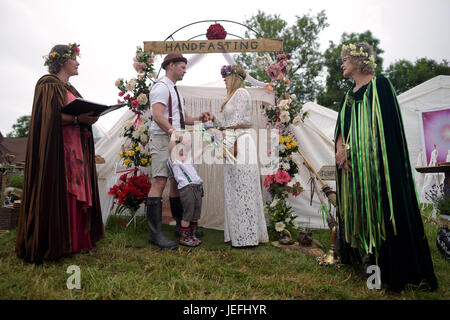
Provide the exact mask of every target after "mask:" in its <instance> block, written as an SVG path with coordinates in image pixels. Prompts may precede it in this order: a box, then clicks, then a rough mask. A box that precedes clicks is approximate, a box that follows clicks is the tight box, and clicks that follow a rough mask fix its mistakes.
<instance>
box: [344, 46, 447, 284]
mask: <svg viewBox="0 0 450 320" xmlns="http://www.w3.org/2000/svg"><path fill="white" fill-rule="evenodd" d="M341 57H342V61H343V63H342V66H341V68H342V70H343V75H344V77H346V78H352V79H353V80H354V85H353V87H352V88H351V89H350V90H349V91H348V92H347V93H346V95H345V97H344V98H343V100H342V104H341V110H340V112H339V115H338V119H337V124H336V131H335V152H336V170H337V199H338V213H339V214H338V220H339V236H338V252H339V257H340V259H341V262H342V263H344V264H361V263H362V264H363V265H364V267H368V266H369V265H377V266H378V267H379V270H380V275H379V276H381V283H382V284H383V285H384V286H385V287H389V288H391V289H392V290H395V291H401V290H403V289H405V287H406V286H407V285H412V286H416V287H417V286H419V287H421V288H424V289H428V290H435V289H436V288H437V286H438V285H437V280H436V277H435V275H434V271H433V264H432V261H431V255H430V249H429V247H428V242H427V239H426V236H425V233H424V227H423V223H422V219H421V214H420V210H419V203H418V198H417V193H416V189H415V183H414V180H413V175H412V172H411V165H410V161H409V155H408V147H407V143H406V138H405V133H404V129H403V122H402V118H401V114H400V107H399V104H398V100H397V96H396V93H395V90H394V88H393V87H392V84H391V82H390V81H389V80H388V79H387V78H385V77H384V76H382V75H378V76H375V68H376V64H375V56H374V52H373V48H372V47H371V46H370V45H368V44H367V43H366V42H362V43H356V44H349V45H344V46H343V48H342V52H341Z"/></svg>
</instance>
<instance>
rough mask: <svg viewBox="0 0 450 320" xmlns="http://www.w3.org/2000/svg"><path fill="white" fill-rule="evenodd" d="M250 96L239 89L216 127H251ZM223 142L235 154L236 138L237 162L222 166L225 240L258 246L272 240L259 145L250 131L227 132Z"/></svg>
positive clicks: (232, 130)
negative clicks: (263, 193) (258, 150)
mask: <svg viewBox="0 0 450 320" xmlns="http://www.w3.org/2000/svg"><path fill="white" fill-rule="evenodd" d="M251 116H252V110H251V103H250V94H249V93H248V91H247V90H245V89H243V88H240V89H238V90H237V91H236V92H235V93H234V95H233V96H232V97H231V99H230V100H229V101H228V103H227V104H226V105H225V107H224V110H223V112H221V113H220V115H219V116H218V117H217V120H216V123H215V124H216V125H219V126H222V127H231V126H237V125H251V124H252V121H251ZM223 133H224V143H225V145H226V146H227V147H228V150H230V152H233V146H234V142H235V141H236V139H237V150H238V153H237V157H236V159H237V161H236V162H235V161H233V160H231V159H229V158H228V159H227V160H226V163H225V164H224V165H223V177H224V197H225V198H224V206H225V217H224V238H225V242H229V241H231V245H232V246H234V247H242V246H255V245H258V244H259V243H264V242H268V241H269V237H268V234H267V227H266V220H265V217H264V207H263V199H262V195H261V182H260V174H259V166H258V154H257V148H256V143H255V140H254V139H253V137H252V136H251V135H250V130H249V129H231V130H225V131H223Z"/></svg>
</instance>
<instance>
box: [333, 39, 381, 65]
mask: <svg viewBox="0 0 450 320" xmlns="http://www.w3.org/2000/svg"><path fill="white" fill-rule="evenodd" d="M342 50H344V51H349V52H350V55H351V56H353V57H366V58H367V59H365V60H364V61H363V63H365V64H367V65H369V66H370V67H372V69H374V70H375V68H376V67H377V64H376V63H375V56H374V55H373V54H372V55H370V57H369V54H368V53H367V52H365V51H364V49H363V47H359V51H358V50H357V48H356V46H355V45H354V44H353V43H350V44H348V45H345V44H344V45H343V46H342Z"/></svg>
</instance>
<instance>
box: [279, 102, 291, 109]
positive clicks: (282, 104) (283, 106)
mask: <svg viewBox="0 0 450 320" xmlns="http://www.w3.org/2000/svg"><path fill="white" fill-rule="evenodd" d="M278 106H279V107H280V109H281V110H287V109H289V100H280V101H279V102H278Z"/></svg>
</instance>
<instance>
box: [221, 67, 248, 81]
mask: <svg viewBox="0 0 450 320" xmlns="http://www.w3.org/2000/svg"><path fill="white" fill-rule="evenodd" d="M220 74H221V75H222V78H225V77H228V76H229V75H231V74H236V75H238V76H239V77H240V78H241V79H242V80H245V76H244V75H243V74H242V71H240V70H239V69H238V67H237V65H233V66H232V65H227V66H223V67H222V69H220Z"/></svg>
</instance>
